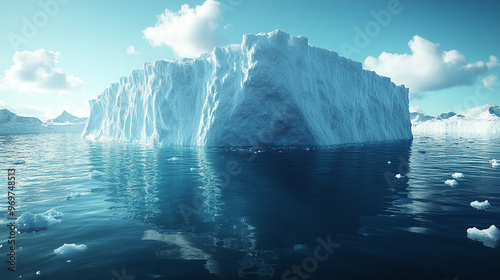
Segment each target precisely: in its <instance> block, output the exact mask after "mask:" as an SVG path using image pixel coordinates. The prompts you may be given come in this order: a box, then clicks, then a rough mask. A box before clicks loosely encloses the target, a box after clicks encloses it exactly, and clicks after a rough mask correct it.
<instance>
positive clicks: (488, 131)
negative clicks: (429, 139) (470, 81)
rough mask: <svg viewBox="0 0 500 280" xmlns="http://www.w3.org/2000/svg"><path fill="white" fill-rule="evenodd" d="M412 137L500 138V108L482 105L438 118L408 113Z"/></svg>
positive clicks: (444, 114)
mask: <svg viewBox="0 0 500 280" xmlns="http://www.w3.org/2000/svg"><path fill="white" fill-rule="evenodd" d="M410 118H411V123H412V133H413V135H444V134H446V135H456V136H500V107H499V106H497V105H488V104H486V105H483V106H479V107H476V108H472V109H470V110H467V111H464V112H462V113H461V114H456V113H455V112H448V113H443V114H440V115H439V116H438V117H433V116H429V115H425V114H422V113H418V112H413V113H410Z"/></svg>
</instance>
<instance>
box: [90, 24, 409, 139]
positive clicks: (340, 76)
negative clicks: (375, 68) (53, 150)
mask: <svg viewBox="0 0 500 280" xmlns="http://www.w3.org/2000/svg"><path fill="white" fill-rule="evenodd" d="M90 105H91V113H90V118H89V121H88V124H87V126H86V128H85V130H84V132H83V136H84V137H85V138H87V139H97V140H112V141H122V142H135V143H160V144H166V145H181V146H254V145H275V146H285V145H333V144H341V143H359V142H366V141H385V140H400V139H411V138H412V134H411V124H410V118H409V112H408V89H406V88H405V87H404V86H396V85H395V84H394V83H392V82H391V81H390V79H389V78H386V77H381V76H378V75H377V74H375V72H371V71H366V70H363V69H362V68H361V63H359V62H355V61H352V60H350V59H347V58H344V57H341V56H339V55H338V54H337V53H335V52H332V51H328V50H325V49H321V48H317V47H314V46H311V45H309V43H308V39H307V38H305V37H298V36H291V35H289V34H287V33H285V32H282V31H279V30H277V31H274V32H271V33H261V34H257V35H252V34H246V35H244V36H243V42H242V43H241V44H238V45H229V46H227V47H224V48H215V49H214V50H213V51H212V52H211V53H210V54H206V55H202V56H201V57H199V58H195V59H180V60H168V61H167V60H158V61H155V62H153V63H151V64H145V66H144V70H142V71H141V70H138V71H133V72H132V75H130V76H129V77H123V78H121V80H120V82H119V83H116V84H112V85H111V87H110V88H108V89H107V90H105V91H104V93H103V94H101V95H100V96H99V97H98V98H97V99H95V100H91V102H90Z"/></svg>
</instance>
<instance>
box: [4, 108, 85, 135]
mask: <svg viewBox="0 0 500 280" xmlns="http://www.w3.org/2000/svg"><path fill="white" fill-rule="evenodd" d="M86 121H87V118H78V117H75V116H73V115H71V114H70V113H68V112H66V111H63V112H62V114H61V115H60V116H58V117H57V118H55V119H51V120H48V121H47V122H45V123H44V122H42V121H41V120H39V119H37V118H35V117H22V116H18V115H16V114H14V113H12V112H11V111H9V110H7V109H0V135H5V134H31V133H81V132H82V130H83V128H84V127H85V122H86Z"/></svg>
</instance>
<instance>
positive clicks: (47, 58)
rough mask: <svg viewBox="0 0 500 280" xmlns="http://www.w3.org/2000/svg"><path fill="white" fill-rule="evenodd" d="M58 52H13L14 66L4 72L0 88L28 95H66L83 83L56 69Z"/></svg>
mask: <svg viewBox="0 0 500 280" xmlns="http://www.w3.org/2000/svg"><path fill="white" fill-rule="evenodd" d="M58 56H59V53H58V52H52V51H47V50H44V49H40V50H37V51H34V52H29V51H22V52H15V54H14V57H13V58H12V60H13V61H14V65H12V67H11V68H10V69H8V70H6V71H5V77H4V78H3V79H2V80H1V82H0V88H2V89H11V90H15V91H18V92H28V93H68V92H71V91H75V90H78V89H79V88H80V87H81V86H82V85H83V82H82V80H80V79H79V78H77V77H75V76H70V75H68V74H66V73H64V72H63V71H62V70H61V69H57V68H56V64H57V57H58Z"/></svg>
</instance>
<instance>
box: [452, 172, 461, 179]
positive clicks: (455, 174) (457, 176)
mask: <svg viewBox="0 0 500 280" xmlns="http://www.w3.org/2000/svg"><path fill="white" fill-rule="evenodd" d="M451 177H453V179H460V178H463V177H464V174H463V173H461V172H455V173H453V174H452V175H451Z"/></svg>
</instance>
